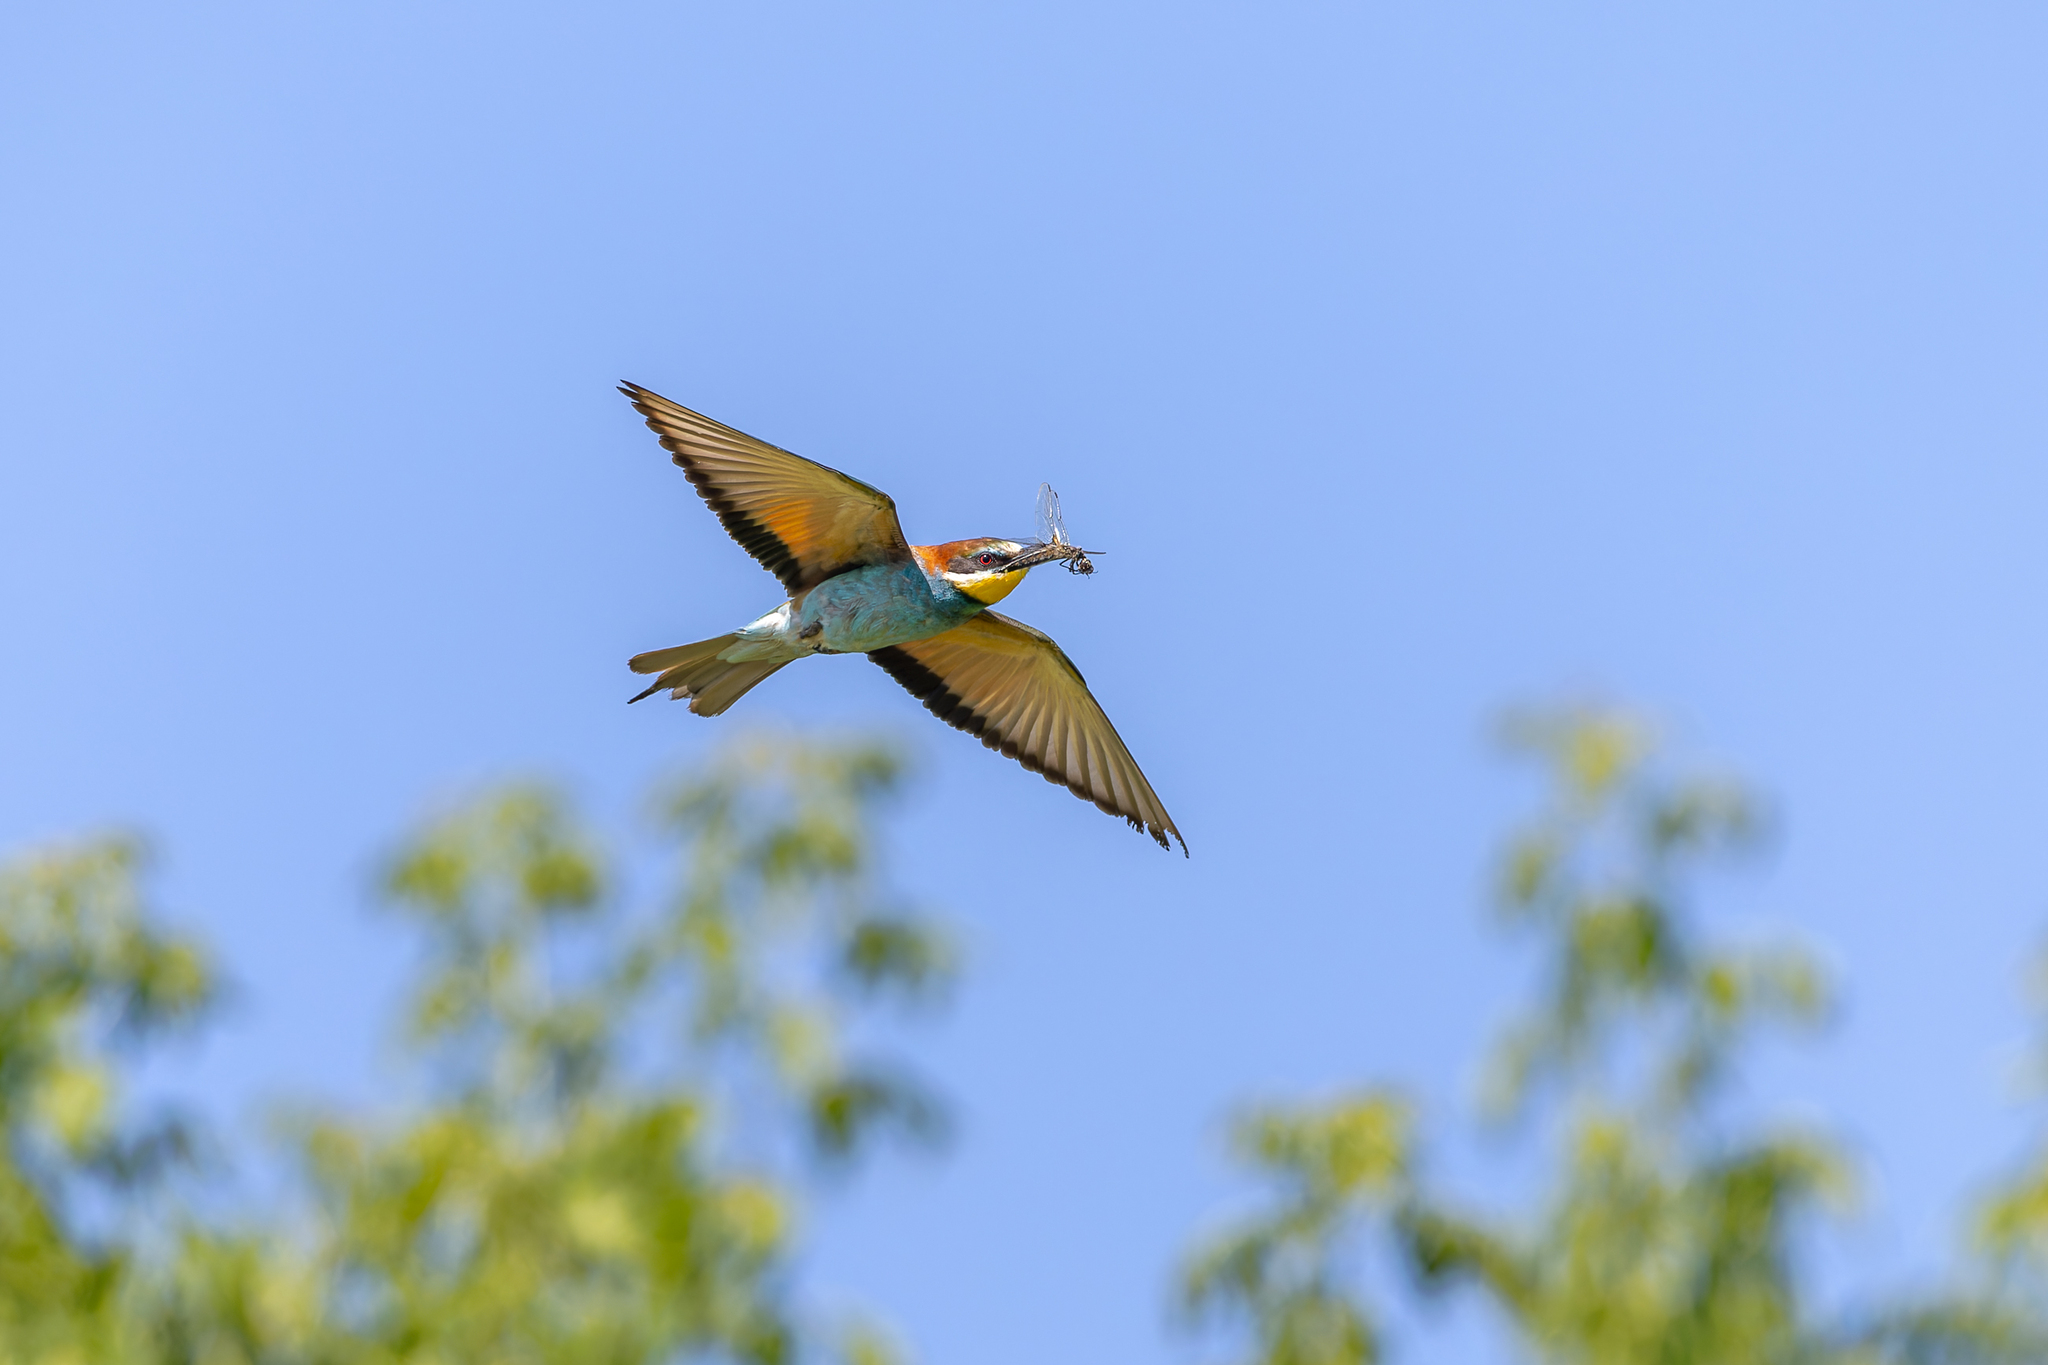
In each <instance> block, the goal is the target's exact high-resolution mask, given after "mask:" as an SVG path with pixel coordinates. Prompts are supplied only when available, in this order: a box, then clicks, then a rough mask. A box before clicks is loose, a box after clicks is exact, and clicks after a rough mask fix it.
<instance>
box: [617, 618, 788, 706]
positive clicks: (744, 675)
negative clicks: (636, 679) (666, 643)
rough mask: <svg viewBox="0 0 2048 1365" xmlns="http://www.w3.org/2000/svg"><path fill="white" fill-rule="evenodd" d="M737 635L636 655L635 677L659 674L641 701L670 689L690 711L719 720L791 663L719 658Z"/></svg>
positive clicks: (784, 660) (631, 663)
mask: <svg viewBox="0 0 2048 1365" xmlns="http://www.w3.org/2000/svg"><path fill="white" fill-rule="evenodd" d="M738 639H739V637H738V636H737V635H720V636H718V637H717V638H715V639H711V640H699V641H698V642H697V643H696V644H694V645H677V646H675V647H674V648H673V649H655V650H649V651H648V652H647V653H645V654H635V655H634V656H633V657H632V659H631V660H629V661H628V662H629V666H630V667H631V668H632V670H633V671H634V672H635V673H658V674H660V675H661V676H660V677H658V678H656V679H655V680H654V685H653V686H651V687H649V688H648V689H647V690H646V691H645V692H642V693H641V694H640V696H639V697H634V698H632V699H631V700H632V701H639V700H640V697H651V696H653V695H654V694H655V693H656V692H659V691H661V690H662V689H663V688H667V689H668V691H669V694H670V695H671V696H673V697H674V698H675V699H676V700H677V701H682V700H684V699H685V698H687V699H688V700H689V703H690V710H692V711H694V712H695V713H696V714H698V715H700V716H715V715H717V714H718V713H719V712H721V711H723V710H725V708H726V707H728V706H731V705H732V704H733V703H734V702H736V701H738V700H739V699H740V698H741V697H743V696H745V695H746V693H747V690H748V689H749V688H751V687H752V686H753V685H754V684H755V683H757V682H760V681H761V680H762V679H763V678H765V677H767V676H768V675H769V674H770V673H773V672H774V671H775V670H776V669H778V668H780V667H782V665H783V664H785V663H788V662H789V661H788V660H787V659H782V660H778V661H774V662H767V661H762V660H748V661H746V662H744V663H728V662H727V661H726V660H724V659H721V658H720V657H719V655H721V654H723V653H724V652H725V651H726V650H728V649H730V648H732V646H733V644H734V643H735V642H737V641H738Z"/></svg>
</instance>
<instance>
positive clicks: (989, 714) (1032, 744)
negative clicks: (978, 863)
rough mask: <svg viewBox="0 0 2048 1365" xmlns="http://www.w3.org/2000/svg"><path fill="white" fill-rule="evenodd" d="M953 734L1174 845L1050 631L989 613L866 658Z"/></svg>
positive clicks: (1158, 809) (1163, 818)
mask: <svg viewBox="0 0 2048 1365" xmlns="http://www.w3.org/2000/svg"><path fill="white" fill-rule="evenodd" d="M868 657H869V658H870V659H873V660H874V661H875V662H876V663H878V664H880V665H881V666H882V667H883V668H884V669H887V670H888V673H889V676H890V677H892V678H894V679H895V680H896V681H897V682H900V683H902V684H903V685H904V686H905V687H907V688H909V689H910V694H911V695H912V696H914V697H916V698H917V699H918V700H920V701H922V702H923V703H924V704H925V708H926V709H927V710H929V711H930V712H931V713H932V714H933V715H935V716H937V717H938V718H939V719H940V720H942V721H944V722H946V724H948V725H950V726H952V727H953V728H954V729H956V730H965V731H966V732H967V733H968V734H970V735H974V736H976V737H977V738H979V739H980V740H981V742H982V743H983V744H986V745H987V746H988V747H989V748H991V749H995V750H997V751H999V752H1001V753H1004V754H1007V755H1009V756H1010V757H1011V758H1014V759H1016V760H1017V761H1018V762H1019V763H1022V764H1023V765H1024V766H1025V767H1027V768H1029V769H1030V770H1031V771H1032V772H1035V773H1042V774H1044V776H1045V780H1046V781H1048V782H1058V783H1060V784H1061V785H1063V786H1065V787H1066V788H1067V789H1068V790H1069V791H1071V792H1073V793H1074V795H1076V796H1078V797H1080V798H1082V799H1083V800H1085V801H1093V802H1094V803H1095V804H1096V805H1097V806H1099V807H1101V808H1102V809H1103V810H1105V811H1107V812H1108V813H1109V814H1111V815H1121V816H1122V817H1123V818H1124V819H1126V820H1128V821H1130V823H1131V827H1132V828H1133V829H1141V830H1143V831H1145V833H1147V834H1149V835H1151V836H1152V837H1153V839H1155V840H1157V841H1158V844H1159V846H1160V847H1161V848H1168V849H1170V848H1172V847H1173V845H1172V844H1171V843H1169V842H1168V841H1167V836H1168V835H1172V836H1173V837H1174V838H1175V839H1180V848H1181V852H1182V853H1183V854H1185V853H1186V852H1187V848H1188V841H1187V840H1186V839H1183V838H1181V832H1180V831H1179V830H1178V829H1175V828H1174V825H1173V817H1172V816H1170V815H1168V814H1167V813H1166V807H1165V806H1164V805H1162V804H1161V803H1160V800H1159V796H1158V794H1157V793H1156V792H1154V791H1153V790H1152V784H1151V783H1150V782H1147V781H1146V780H1145V774H1144V773H1143V772H1142V771H1140V770H1139V768H1138V762H1137V760H1136V759H1134V758H1132V757H1131V751H1130V750H1129V749H1126V748H1125V747H1124V742H1123V740H1122V739H1121V738H1119V737H1118V735H1117V732H1116V727H1115V726H1114V725H1111V724H1110V723H1109V717H1108V716H1106V715H1104V714H1103V711H1102V707H1101V705H1100V704H1099V703H1098V702H1097V701H1096V700H1095V697H1094V695H1093V694H1092V693H1090V692H1089V691H1088V684H1087V682H1086V681H1084V680H1083V679H1082V677H1081V671H1080V670H1079V669H1077V668H1075V667H1074V665H1073V662H1072V661H1071V660H1070V659H1068V658H1067V656H1066V654H1065V653H1064V652H1062V651H1061V649H1060V647H1059V646H1058V645H1056V644H1054V643H1053V642H1052V637H1050V636H1048V635H1046V634H1044V633H1043V632H1040V631H1036V630H1033V629H1032V628H1031V627H1030V626H1027V625H1025V624H1024V623H1023V622H1021V621H1013V620H1011V619H1010V618H1009V617H1007V616H1004V615H1002V614H1000V613H999V612H993V611H984V612H982V613H981V614H980V615H978V616H973V617H970V618H968V620H967V622H966V623H965V624H964V625H959V626H955V627H954V628H953V629H951V630H949V631H946V632H945V633H944V634H941V635H934V636H932V637H931V638H930V639H927V640H913V641H911V642H910V643H909V644H903V645H891V646H890V647H889V648H887V649H878V650H876V651H875V652H874V653H872V654H870V655H868Z"/></svg>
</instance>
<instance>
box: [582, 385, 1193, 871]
mask: <svg viewBox="0 0 2048 1365" xmlns="http://www.w3.org/2000/svg"><path fill="white" fill-rule="evenodd" d="M620 391H621V392H623V393H624V394H625V395H626V396H627V397H628V398H629V399H631V400H632V402H633V406H634V407H635V408H636V409H638V410H639V412H640V414H641V415H642V416H643V417H645V418H646V419H647V425H648V426H649V427H651V428H652V429H653V430H654V433H655V434H656V435H657V436H658V437H660V439H661V444H662V445H663V446H664V447H666V448H667V450H668V451H669V453H670V455H671V456H672V457H673V458H674V460H675V463H676V464H677V465H679V466H680V467H681V468H682V470H683V473H684V475H685V477H687V478H688V479H689V480H690V482H691V484H693V485H694V486H695V487H696V489H697V491H698V493H699V494H701V495H702V496H703V498H704V501H705V502H706V503H708V504H709V505H710V507H711V510H712V511H713V512H715V513H716V514H717V516H718V519H719V521H720V522H721V523H722V524H723V525H724V526H725V528H726V530H727V531H728V532H729V533H730V534H731V535H732V537H733V539H734V540H736V541H738V542H739V544H740V546H741V547H742V548H743V549H745V550H746V551H747V552H748V553H749V554H751V555H753V556H754V558H755V559H757V560H759V561H760V562H761V564H762V566H763V567H765V568H766V569H768V571H769V572H771V573H773V574H774V575H775V576H776V577H777V578H779V579H781V580H782V584H783V587H784V588H785V589H786V590H787V592H788V594H789V601H788V602H786V603H785V604H784V605H783V606H781V607H779V608H777V609H776V610H774V611H771V612H769V613H767V614H766V615H764V616H762V617H761V618H760V619H759V620H757V621H755V622H753V623H752V624H751V625H748V626H745V627H743V628H741V629H740V630H738V631H735V632H733V633H731V634H729V635H722V636H718V637H715V638H713V639H710V640H702V641H699V642H697V643H695V644H689V645H679V646H676V647H674V648H672V649H659V650H654V651H651V652H649V653H646V654H641V655H637V656H635V657H634V658H633V660H632V661H631V665H632V668H633V670H634V671H635V672H636V673H643V674H654V675H656V676H655V677H654V679H653V685H652V686H650V687H649V688H648V689H647V690H646V691H644V692H642V693H640V695H639V696H636V697H634V698H633V700H634V701H638V700H640V698H641V697H645V696H649V695H651V694H652V693H654V692H658V691H664V690H666V691H668V692H669V693H670V694H671V695H672V696H674V697H676V698H677V699H679V700H688V701H689V703H690V709H691V710H692V711H693V712H695V713H697V714H698V715H707V716H709V715H717V714H719V713H720V712H722V711H724V710H725V709H726V708H727V707H729V706H731V705H732V704H733V703H734V702H735V701H737V700H738V699H739V698H740V697H741V696H742V695H743V694H744V693H746V692H747V691H748V690H749V689H750V688H752V687H753V686H755V685H756V684H757V683H759V682H761V681H762V680H763V679H765V678H767V677H768V676H769V675H770V674H772V673H774V672H775V671H776V670H777V669H779V668H781V667H783V666H784V665H785V664H787V663H790V662H792V661H793V660H795V659H799V658H802V657H804V656H805V655H808V654H815V653H853V652H860V653H865V654H867V656H868V657H869V658H871V659H873V660H874V661H875V662H876V663H878V664H880V665H881V666H882V668H883V669H884V670H886V671H887V672H888V674H889V675H890V676H891V677H893V678H895V679H896V680H897V681H898V682H900V683H902V684H903V686H904V687H905V688H907V689H908V690H909V691H910V692H911V694H912V695H913V696H915V697H917V698H918V700H920V701H922V702H923V703H924V704H925V706H926V708H927V709H929V710H930V711H931V712H932V714H934V715H936V716H938V717H939V719H941V720H943V721H945V722H946V723H947V724H949V725H951V726H953V727H954V728H956V729H959V730H964V731H966V732H967V733H968V734H971V735H974V736H975V737H976V738H978V739H980V740H981V742H982V743H983V744H985V745H987V746H988V747H989V748H991V749H995V750H997V751H999V752H1001V753H1003V754H1006V755H1008V756H1009V757H1011V758H1014V759H1016V760H1017V761H1018V762H1020V763H1022V764H1023V765H1024V766H1025V767H1026V768H1029V769H1030V770H1031V771H1033V772H1036V773H1041V774H1043V775H1044V776H1045V778H1046V779H1047V780H1048V781H1051V782H1057V783H1060V784H1061V785H1063V786H1065V787H1066V788H1068V789H1069V790H1070V791H1072V792H1073V793H1074V794H1075V795H1077V796H1080V797H1082V798H1083V799H1084V800H1088V801H1092V802H1094V803H1095V804H1096V805H1097V806H1099V807H1100V808H1101V809H1102V810H1104V811H1106V812H1108V813H1109V814H1111V815H1117V816H1121V817H1123V818H1124V819H1125V820H1127V821H1129V822H1130V824H1131V825H1132V826H1133V827H1134V828H1137V829H1141V830H1143V831H1144V832H1146V833H1147V834H1149V835H1151V836H1152V838H1153V839H1154V840H1156V841H1157V842H1158V843H1159V845H1160V846H1161V847H1162V848H1170V847H1172V845H1171V843H1170V842H1169V836H1170V837H1171V838H1172V839H1181V834H1180V831H1179V830H1178V829H1177V828H1175V826H1174V823H1173V819H1172V817H1171V816H1169V815H1168V814H1167V813H1166V807H1165V806H1164V804H1162V803H1161V802H1160V800H1159V797H1158V794H1157V793H1155V792H1154V791H1153V790H1152V784H1151V783H1149V782H1147V781H1146V780H1145V774H1144V773H1143V772H1142V771H1141V770H1140V769H1139V767H1138V764H1137V761H1136V760H1135V759H1133V758H1132V757H1131V754H1130V750H1129V749H1127V748H1125V747H1124V743H1123V740H1122V739H1121V738H1119V737H1118V735H1117V733H1116V727H1115V726H1113V725H1111V724H1110V721H1109V717H1108V716H1107V715H1105V714H1104V713H1103V710H1102V707H1101V706H1100V705H1099V704H1098V703H1097V702H1096V700H1095V698H1094V696H1093V695H1092V694H1091V693H1090V692H1089V691H1088V685H1087V683H1086V682H1085V681H1084V680H1083V679H1082V677H1081V673H1080V670H1079V669H1077V668H1075V667H1074V665H1073V662H1072V661H1071V660H1069V659H1068V658H1067V656H1066V654H1065V653H1064V652H1063V651H1062V650H1061V649H1060V647H1059V646H1058V645H1057V644H1055V643H1053V641H1052V639H1051V637H1049V636H1047V635H1045V634H1044V633H1043V632H1041V631H1037V630H1034V629H1032V628H1031V627H1030V626H1027V625H1025V624H1023V623H1022V622H1020V621H1015V620H1012V619H1011V618H1009V617H1007V616H1003V615H1001V614H999V613H997V612H994V611H990V610H986V609H985V605H984V604H985V603H986V602H988V601H992V600H995V599H996V598H999V597H1000V596H1001V595H1002V594H1003V593H1005V592H1007V591H1009V589H1010V588H1011V587H1013V586H1015V582H1016V581H1021V579H1022V577H1023V574H1024V572H1025V570H1024V569H1023V568H1018V569H1015V570H1010V571H1006V570H1004V569H1003V568H1002V567H1001V566H1000V565H998V566H996V567H994V568H990V569H985V570H984V569H982V568H979V567H978V566H977V565H976V564H974V563H973V562H972V560H971V557H970V558H969V559H968V561H967V562H965V563H964V564H963V562H962V560H961V559H960V558H958V557H956V558H954V559H953V560H951V561H950V567H951V568H956V569H957V568H964V569H965V570H966V573H965V575H964V576H963V575H962V574H960V573H953V572H943V571H944V570H945V569H946V568H948V567H949V561H948V560H947V559H946V556H947V555H948V554H949V553H953V554H956V555H957V554H958V553H959V547H962V546H968V547H970V549H971V548H972V547H975V546H981V545H986V546H988V547H997V546H1007V547H1012V548H1013V549H1016V550H1020V551H1022V552H1023V554H1024V555H1025V556H1031V557H1035V558H1020V559H1019V562H1020V563H1025V564H1027V565H1028V563H1030V562H1042V561H1043V560H1045V559H1048V558H1054V557H1058V556H1057V555H1055V554H1053V553H1049V552H1048V551H1047V550H1046V549H1045V548H1041V547H1029V548H1027V547H1024V546H1020V545H1018V543H1017V542H1008V541H989V542H952V543H950V544H949V545H945V546H915V547H914V546H912V545H911V544H910V543H909V542H908V541H907V540H906V539H905V538H904V535H903V531H902V528H901V526H900V525H899V524H898V523H897V519H896V504H895V502H894V501H893V500H892V499H891V498H890V497H889V495H888V494H886V493H883V492H882V491H880V490H879V489H876V488H871V487H869V486H868V485H867V484H864V483H862V482H860V481H859V480H858V479H854V478H851V477H849V476H847V475H845V474H842V473H840V472H839V471H838V470H836V469H831V468H828V467H826V466H825V465H821V464H818V463H816V462H815V461H812V460H807V459H804V458H803V457H802V456H800V455H795V454H792V453H791V452H789V451H786V450H782V449H780V448H779V447H776V446H772V445H769V444H767V443H766V442H765V441H757V440H755V439H754V438H753V437H751V436H748V435H746V434H745V433H743V432H740V431H736V430H734V429H733V428H731V427H728V426H725V425H723V424H722V423H719V422H714V421H712V420H711V419H710V418H708V417H705V416H703V415H702V414H699V413H696V412H692V411H691V410H690V409H688V408H685V407H682V406H680V405H678V404H675V403H672V402H670V401H669V400H668V399H666V398H663V397H661V396H660V395H659V394H656V393H653V392H651V391H649V390H647V389H643V388H641V387H639V386H638V385H634V384H626V385H622V386H621V389H620ZM1075 553H1078V552H1075ZM989 562H990V560H989V559H988V558H987V557H984V558H983V560H982V564H983V565H987V564H989ZM941 574H943V576H940V575H941ZM956 582H959V583H963V584H964V589H963V590H961V591H956V590H955V589H954V588H953V587H952V586H951V584H952V583H956ZM1181 848H1182V850H1183V852H1185V851H1186V848H1187V841H1186V840H1185V839H1181Z"/></svg>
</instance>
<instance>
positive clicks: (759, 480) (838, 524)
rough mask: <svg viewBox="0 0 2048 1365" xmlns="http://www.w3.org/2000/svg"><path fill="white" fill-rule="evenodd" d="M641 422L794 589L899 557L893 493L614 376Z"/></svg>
mask: <svg viewBox="0 0 2048 1365" xmlns="http://www.w3.org/2000/svg"><path fill="white" fill-rule="evenodd" d="M619 392H620V393H623V394H625V395H626V397H628V398H630V399H632V400H633V406H634V407H635V408H637V409H638V410H639V412H640V415H641V416H642V417H645V418H646V419H647V425H648V426H650V427H652V428H653V429H654V434H655V435H656V436H659V437H660V438H661V443H662V445H663V446H664V447H666V448H667V450H668V452H669V454H670V455H671V456H673V457H674V459H675V462H676V463H677V464H679V465H681V466H682V469H683V474H684V476H685V477H687V478H688V479H689V480H690V482H691V483H693V484H695V485H696V486H697V491H698V492H699V493H701V494H702V495H703V497H704V501H705V502H707V503H709V504H711V510H712V511H714V512H716V513H717V514H718V519H719V521H720V522H722V523H723V524H724V526H725V529H726V530H727V531H729V532H731V533H732V538H733V539H734V540H736V541H738V542H739V543H740V548H742V549H744V550H745V551H746V552H747V553H748V554H750V555H752V556H753V557H754V558H756V559H758V560H760V561H761V566H762V567H763V568H765V569H767V570H768V572H770V573H772V574H774V575H775V576H776V577H777V578H779V579H781V580H782V586H783V587H784V588H786V589H788V590H789V594H790V596H792V597H794V596H796V595H797V594H798V593H800V592H804V591H807V590H808V589H811V588H815V587H816V586H818V584H820V583H822V582H824V581H825V580H826V579H828V578H831V577H832V576H834V575H835V574H840V573H844V572H845V571H846V570H848V569H855V568H859V567H860V566H862V565H864V564H892V563H897V564H900V563H904V562H906V561H908V560H909V558H910V544H909V542H908V541H906V540H904V538H903V528H902V527H901V526H899V525H897V523H896V502H895V499H893V498H891V497H890V496H889V495H888V494H887V493H884V492H882V491H881V490H880V489H879V488H870V487H869V486H868V485H866V484H864V483H862V482H861V481H860V480H859V479H855V478H850V477H848V476H847V475H845V474H842V473H840V472H839V471H838V470H836V469H830V468H827V467H826V466H824V465H821V464H819V463H818V462H817V461H816V460H806V459H805V458H804V457H803V456H801V455H793V454H791V453H790V452H789V451H787V450H783V449H781V448H780V447H778V446H771V445H769V444H768V443H767V442H766V441H757V440H755V439H754V438H753V437H751V436H749V435H747V434H746V433H745V432H743V431H734V430H733V429H732V428H731V427H729V426H726V425H725V424H724V423H723V422H714V421H712V420H711V419H710V418H709V417H706V416H704V415H703V414H702V413H699V412H692V411H690V410H689V409H688V408H686V407H683V406H682V405H681V404H679V403H671V402H670V401H669V400H668V399H666V398H663V397H662V396H661V395H660V394H658V393H655V392H653V391H651V390H648V389H643V388H641V387H640V386H639V385H638V384H621V385H619Z"/></svg>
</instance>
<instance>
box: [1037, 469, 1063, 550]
mask: <svg viewBox="0 0 2048 1365" xmlns="http://www.w3.org/2000/svg"><path fill="white" fill-rule="evenodd" d="M1038 538H1039V539H1040V540H1042V541H1044V542H1045V543H1046V544H1047V545H1065V544H1068V543H1069V542H1068V540H1067V523H1066V521H1065V520H1064V519H1062V518H1061V516H1060V495H1059V494H1058V493H1056V492H1054V491H1053V486H1052V485H1051V484H1049V483H1042V484H1040V485H1038Z"/></svg>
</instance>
